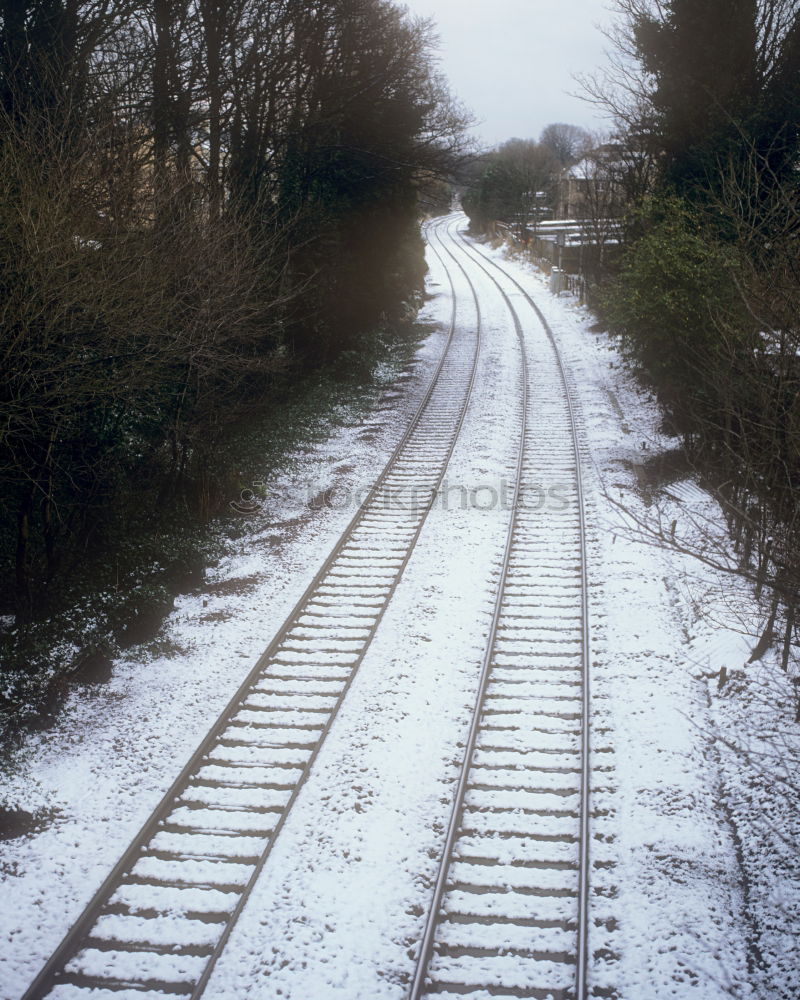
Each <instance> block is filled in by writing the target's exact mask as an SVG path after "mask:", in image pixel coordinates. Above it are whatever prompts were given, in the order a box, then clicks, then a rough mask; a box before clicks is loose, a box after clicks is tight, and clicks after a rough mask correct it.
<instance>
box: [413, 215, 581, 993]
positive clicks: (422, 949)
mask: <svg viewBox="0 0 800 1000" xmlns="http://www.w3.org/2000/svg"><path fill="white" fill-rule="evenodd" d="M450 228H452V227H448V230H449V229H450ZM458 236H459V237H460V239H461V242H462V243H463V244H464V246H465V247H466V250H467V251H469V250H470V249H471V247H470V244H468V243H467V242H466V240H464V238H463V236H462V235H461V233H458ZM469 256H470V258H471V259H473V260H475V263H476V264H477V266H478V267H479V268H480V269H481V270H482V271H483V272H484V273H485V274H486V276H487V277H488V278H489V279H490V280H491V281H492V282H493V284H494V285H495V286H496V288H497V289H498V291H499V293H500V295H501V296H502V298H503V300H504V302H505V304H506V306H507V308H508V310H509V313H510V315H511V317H512V320H513V322H514V327H515V330H516V333H517V337H518V339H519V342H520V347H521V352H522V364H523V386H524V392H523V409H522V430H521V434H520V440H519V449H518V454H517V465H516V478H515V486H514V496H515V503H514V506H513V508H512V516H511V518H510V520H509V525H508V531H507V536H506V543H505V548H504V553H503V558H502V562H501V567H500V580H499V584H498V588H497V593H496V595H495V603H494V608H493V614H492V621H491V625H490V629H489V634H488V636H487V641H486V646H485V649H484V656H483V660H482V664H481V670H480V675H479V681H478V688H477V693H476V698H475V705H474V709H473V713H472V718H471V721H470V726H469V731H468V734H467V737H466V740H465V747H464V754H463V759H462V764H461V769H460V773H459V777H458V780H457V782H456V787H455V790H454V793H453V803H452V807H451V814H450V820H449V823H448V828H447V834H446V837H445V841H444V844H443V848H442V853H441V858H440V864H439V868H438V872H437V877H436V881H435V884H434V888H433V893H432V898H431V901H430V904H429V908H428V914H427V918H426V923H425V928H424V931H423V934H422V937H421V939H420V944H419V948H418V952H417V960H416V965H415V970H414V975H413V978H412V982H411V986H410V989H409V992H408V994H407V996H408V1000H421V998H422V997H423V996H424V995H425V994H426V991H427V980H428V966H429V963H430V960H431V957H432V954H433V950H434V946H435V940H436V933H437V929H438V926H439V923H440V916H441V908H442V903H443V899H444V896H445V892H446V888H447V883H448V878H449V872H450V867H451V862H452V860H453V855H454V848H455V845H456V842H457V840H458V838H459V831H460V827H461V825H462V817H463V811H464V805H465V799H466V793H467V790H468V784H469V776H470V771H471V767H472V762H473V758H474V753H475V749H476V745H477V740H478V736H479V733H480V729H481V724H482V716H483V712H484V707H485V700H486V693H487V688H488V685H489V680H490V675H491V673H492V667H493V662H494V657H495V645H496V641H497V633H498V628H499V625H500V622H501V618H502V615H503V603H504V599H505V592H506V584H507V582H508V577H509V566H510V561H511V556H512V550H513V546H514V539H515V535H516V531H517V527H518V511H519V505H518V503H517V502H516V501H517V498H518V496H519V492H520V489H521V480H522V475H523V468H524V458H525V443H526V436H527V432H528V427H527V423H526V418H527V405H528V395H527V385H528V365H527V357H526V344H525V337H524V332H523V329H522V324H521V322H520V319H519V315H518V313H517V310H516V309H515V307H514V305H513V304H512V302H511V299H510V297H509V296H508V294H507V293H506V291H505V290H504V289H503V288H502V286H501V285H500V283H499V282H498V281H497V279H496V278H495V277H494V276H493V275H492V274H491V273H490V272H489V270H488V269H487V268H486V267H485V265H484V263H483V260H485V258H483V255H480V256H481V258H482V259H481V261H478V260H476V258H475V256H474V251H473V253H472V254H469ZM488 262H489V263H494V262H492V261H488ZM495 267H497V269H498V270H500V271H501V273H502V274H503V275H504V276H505V277H507V278H509V279H510V280H511V281H514V279H513V278H510V276H509V275H507V274H506V272H505V271H503V269H502V268H499V267H498V266H497V265H495ZM514 284H515V285H516V286H517V288H519V290H520V291H522V292H523V294H524V295H525V298H526V299H527V301H528V302H529V303H530V304H531V305H532V306H533V308H534V310H535V313H536V315H537V318H538V319H539V321H540V322H541V324H542V326H543V328H544V330H545V332H546V334H547V337H548V340H549V342H550V344H551V346H552V348H553V351H554V354H555V357H556V360H557V366H558V371H559V373H560V378H561V382H562V386H563V389H564V394H565V397H566V401H567V411H568V414H569V425H570V430H571V438H572V448H573V455H574V460H575V475H576V499H577V505H578V512H579V517H578V521H579V547H580V566H581V573H580V579H581V674H582V685H581V751H580V755H581V779H580V813H579V830H580V832H579V844H580V846H579V863H578V921H577V929H578V933H577V943H576V951H577V955H576V976H575V996H576V1000H585V997H586V992H587V971H588V868H589V858H588V836H589V834H588V806H589V798H588V796H589V739H588V734H589V684H588V679H589V678H588V673H589V663H590V644H589V638H590V636H589V618H588V577H587V570H586V558H585V552H586V530H585V513H584V492H583V488H582V481H581V470H580V447H579V437H578V433H577V422H576V416H575V409H574V405H573V402H572V399H571V396H570V393H569V387H568V385H567V382H566V372H565V369H564V365H563V361H562V359H561V355H560V352H559V350H558V346H557V343H556V341H555V337H554V335H553V332H552V330H551V329H550V327H549V325H548V324H547V322H546V320H545V318H544V316H543V315H542V313H541V311H540V310H539V309H538V307H537V306H536V304H535V303H534V302H533V300H532V299H531V298H530V296H529V295H528V294H527V293H526V292H525V290H524V289H523V288H522V287H521V286H520V285H519V283H518V282H515V281H514Z"/></svg>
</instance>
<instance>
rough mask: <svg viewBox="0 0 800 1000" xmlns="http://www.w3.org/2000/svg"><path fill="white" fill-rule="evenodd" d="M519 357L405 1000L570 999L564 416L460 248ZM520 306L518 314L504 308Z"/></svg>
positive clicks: (581, 861)
mask: <svg viewBox="0 0 800 1000" xmlns="http://www.w3.org/2000/svg"><path fill="white" fill-rule="evenodd" d="M459 246H460V253H461V254H462V255H463V257H464V259H465V260H466V261H468V262H469V264H468V266H471V267H477V268H479V269H480V271H481V272H482V273H483V275H484V276H486V277H488V278H489V279H490V280H491V282H492V283H493V284H494V285H495V286H496V288H497V290H498V292H499V293H500V295H501V296H502V298H503V300H504V302H505V304H506V306H507V308H508V310H509V312H510V314H511V317H512V320H513V322H514V325H515V328H516V331H517V335H518V337H519V340H520V344H521V346H522V351H523V357H524V358H525V361H524V365H525V372H524V380H525V386H526V392H525V399H524V412H525V417H524V427H523V429H522V435H521V441H520V451H519V456H518V464H517V486H516V502H515V504H514V509H513V514H512V517H511V519H510V523H509V529H508V537H507V542H506V547H505V553H504V557H503V563H502V568H501V577H500V584H499V587H498V591H497V597H496V602H495V607H494V614H493V618H492V624H491V629H490V633H489V637H488V641H487V646H486V653H485V656H484V660H483V665H482V670H481V676H480V682H479V686H478V693H477V699H476V704H475V710H474V714H473V718H472V722H471V725H470V729H469V733H468V736H467V738H466V740H465V748H464V755H463V761H462V765H461V771H460V776H459V778H458V780H457V784H456V788H455V793H454V798H453V806H452V813H451V817H450V822H449V826H448V830H447V834H446V838H445V843H444V847H443V851H442V856H441V863H440V866H439V870H438V873H437V876H436V881H435V885H434V891H433V897H432V900H431V904H430V909H429V913H428V917H427V921H426V925H425V929H424V932H423V935H422V938H421V941H420V944H419V948H418V953H417V964H416V969H415V972H414V976H413V980H412V984H411V988H410V992H409V994H408V997H409V1000H422V998H423V997H425V998H433V997H441V998H448V1000H451V998H452V1000H455V998H463V997H472V998H476V1000H488V998H489V997H503V998H506V1000H511V998H523V997H524V998H534V1000H537V998H540V1000H584V998H585V997H586V996H587V995H588V984H587V973H588V956H589V940H588V932H589V917H588V906H589V867H590V857H589V783H590V764H589V663H590V636H589V617H588V581H587V567H586V555H585V553H586V525H585V515H584V501H583V487H582V481H581V470H580V448H579V440H578V433H577V427H576V419H575V412H574V409H573V404H572V401H571V399H570V395H569V392H568V386H567V379H566V375H565V371H564V368H563V366H562V362H561V359H560V356H559V353H558V348H557V345H556V342H555V339H554V337H553V334H552V331H551V330H550V328H549V327H548V325H547V323H546V321H545V319H544V317H543V316H542V314H541V313H540V311H539V310H538V308H537V307H536V305H535V303H534V302H533V300H532V299H531V298H530V297H529V296H528V295H527V293H526V292H525V291H524V289H523V288H522V287H521V286H520V285H519V284H518V283H517V282H516V281H514V279H513V278H511V277H510V276H509V275H507V274H506V273H505V272H504V271H503V270H502V269H501V268H499V267H498V266H497V265H496V264H494V263H493V262H492V261H491V260H489V259H488V258H485V257H484V256H483V255H482V254H480V253H479V252H478V251H477V250H475V249H474V248H473V247H472V246H471V245H470V244H468V243H467V242H466V241H465V240H463V238H460V239H459ZM520 294H521V297H522V306H523V308H524V309H525V310H526V311H527V313H528V317H529V318H530V319H533V322H532V323H531V322H529V320H528V318H526V322H524V323H523V320H522V319H521V318H520V314H519V311H518V309H517V307H516V305H515V303H514V301H513V300H512V296H515V297H516V298H517V299H518V300H519V299H520Z"/></svg>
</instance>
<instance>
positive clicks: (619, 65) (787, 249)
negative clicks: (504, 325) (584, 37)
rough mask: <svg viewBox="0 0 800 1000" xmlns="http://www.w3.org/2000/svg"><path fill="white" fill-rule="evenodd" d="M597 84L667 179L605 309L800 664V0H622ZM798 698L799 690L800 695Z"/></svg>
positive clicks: (591, 84) (628, 137)
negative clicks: (610, 58) (717, 504)
mask: <svg viewBox="0 0 800 1000" xmlns="http://www.w3.org/2000/svg"><path fill="white" fill-rule="evenodd" d="M617 7H618V11H619V15H620V17H619V21H618V25H617V30H616V33H615V42H616V46H617V59H616V61H615V64H614V65H613V67H612V70H611V72H610V73H609V74H608V75H607V76H606V77H605V78H601V79H593V80H589V81H587V86H588V89H589V92H590V94H591V96H592V97H593V98H594V99H595V100H597V101H599V102H600V103H602V104H603V105H604V106H605V107H606V109H607V110H610V111H611V112H612V114H613V115H614V117H615V120H616V123H617V129H618V138H619V141H621V142H623V143H624V142H627V143H628V144H629V146H631V147H636V148H639V149H641V150H644V151H646V153H647V155H648V156H650V157H651V158H652V159H653V161H654V162H655V164H656V175H655V181H654V183H651V184H650V186H649V189H648V191H647V192H645V193H644V195H643V196H640V197H639V198H638V199H637V200H636V201H635V202H633V203H631V204H630V205H629V209H630V217H629V222H630V225H629V226H628V230H627V231H628V233H629V235H630V237H631V241H630V244H629V246H628V247H627V251H626V255H625V259H624V263H623V266H622V273H621V274H620V276H619V278H618V279H617V280H615V281H612V282H611V283H610V284H609V285H608V286H607V288H606V289H605V291H604V302H605V311H606V315H607V318H608V319H609V321H610V323H611V326H612V329H613V330H615V331H616V332H617V333H619V334H620V335H621V337H622V339H623V343H624V344H625V345H626V347H627V349H628V351H629V354H630V355H631V357H632V358H634V359H635V360H636V361H637V362H638V363H639V364H640V365H641V366H642V367H643V368H644V370H646V371H647V372H648V374H649V376H650V377H651V378H652V379H653V382H654V384H655V386H656V387H657V389H658V391H659V394H660V396H661V399H662V402H663V403H664V404H665V406H666V407H667V410H668V412H669V415H670V419H671V421H672V425H673V427H674V428H675V429H676V430H677V431H678V432H679V433H680V434H682V436H683V438H684V440H685V443H686V446H687V449H688V451H689V453H690V454H691V455H692V456H693V458H694V460H695V461H696V463H697V467H698V469H699V470H701V472H702V474H703V475H704V476H706V479H707V481H709V482H711V483H713V484H715V486H716V489H717V493H718V496H719V497H720V499H721V501H722V503H723V506H724V509H725V510H726V512H727V516H728V518H729V524H730V528H731V531H732V534H733V538H734V540H735V544H736V550H737V554H738V567H736V568H737V569H738V571H739V572H741V573H743V574H745V575H746V576H749V577H751V578H752V579H753V580H754V582H755V584H756V589H757V593H758V594H759V595H760V597H761V598H762V600H763V601H764V609H765V615H764V619H765V628H764V636H763V643H762V644H761V648H762V650H763V648H767V647H768V646H769V645H770V643H775V644H777V645H778V646H779V648H780V650H781V656H782V660H783V664H784V667H787V666H788V664H789V661H790V658H791V657H792V655H793V650H795V649H796V647H797V640H798V635H797V615H798V607H799V603H800V560H799V559H798V552H800V409H799V408H798V407H799V403H798V400H800V362H799V361H798V359H799V358H800V353H799V352H800V325H798V316H800V269H799V268H798V261H800V255H799V254H798V250H799V249H800V243H799V242H798V240H799V238H800V174H799V173H798V169H799V168H800V4H798V3H797V2H796V0H735V2H730V0H726V2H724V3H723V2H722V0H619V2H618V3H617ZM798 712H800V702H799V703H798Z"/></svg>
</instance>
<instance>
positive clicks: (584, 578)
mask: <svg viewBox="0 0 800 1000" xmlns="http://www.w3.org/2000/svg"><path fill="white" fill-rule="evenodd" d="M459 236H460V238H461V241H462V243H464V245H465V246H466V247H467V249H468V250H472V252H473V254H477V255H478V256H480V257H481V258H482V260H483V261H484V262H485V263H487V264H491V265H492V267H494V268H495V269H496V270H498V271H500V273H501V274H502V275H503V276H504V277H505V278H506V279H507V280H508V281H510V282H511V283H512V284H513V285H514V286H515V287H516V288H517V290H518V291H519V292H521V293H522V296H523V297H524V299H525V300H526V302H527V303H528V305H530V307H531V308H532V309H533V311H534V313H535V314H536V317H537V319H538V320H539V322H540V323H541V325H542V327H543V329H544V331H545V333H546V334H547V337H548V339H549V341H550V343H551V344H552V347H553V352H554V354H555V358H556V363H557V364H558V369H559V371H560V373H561V382H562V384H563V386H564V394H565V399H566V403H567V408H568V410H569V419H570V425H571V428H572V440H573V448H574V451H575V490H576V499H577V508H578V521H579V532H580V539H581V543H580V574H581V584H582V586H581V618H582V625H581V631H582V637H581V644H582V659H583V671H582V673H583V686H582V694H581V805H580V846H579V868H578V945H577V965H576V979H575V997H576V1000H585V998H586V996H587V994H588V989H589V982H588V977H589V875H590V870H591V851H590V839H589V810H590V796H591V739H590V735H591V629H590V621H589V574H588V567H587V560H586V552H587V548H588V546H587V542H586V538H587V530H586V504H585V490H584V486H583V474H582V469H581V452H580V434H579V432H578V420H577V412H576V407H575V401H574V400H573V398H572V393H571V392H570V388H569V383H568V381H567V371H566V367H565V365H564V359H563V357H562V355H561V350H560V348H559V345H558V341H557V339H556V336H555V334H554V333H553V329H552V327H551V326H550V324H549V323H548V322H547V319H546V317H545V315H544V313H543V312H542V310H541V309H540V308H539V306H538V305H537V304H536V302H535V301H534V300H533V298H532V297H531V295H530V294H529V293H528V291H527V290H526V289H525V288H524V287H523V286H522V285H521V284H520V282H519V281H517V280H516V278H514V277H513V276H512V275H510V274H509V273H508V272H507V271H506V270H504V269H503V268H502V267H500V265H499V264H497V263H496V261H494V260H492V259H491V257H489V256H487V255H486V254H485V253H483V251H481V250H479V249H478V248H477V247H476V246H475V245H474V244H471V243H468V242H467V240H466V239H465V238H464V236H463V233H462V232H459Z"/></svg>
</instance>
